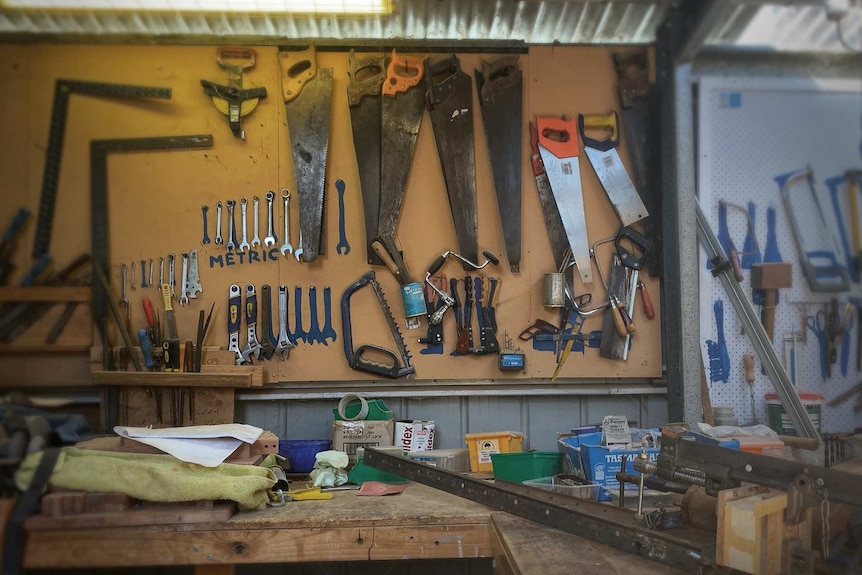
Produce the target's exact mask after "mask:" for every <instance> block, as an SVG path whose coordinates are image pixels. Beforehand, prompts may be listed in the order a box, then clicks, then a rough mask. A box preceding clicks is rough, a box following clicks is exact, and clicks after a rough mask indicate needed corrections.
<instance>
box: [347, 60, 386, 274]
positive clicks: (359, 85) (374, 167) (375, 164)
mask: <svg viewBox="0 0 862 575" xmlns="http://www.w3.org/2000/svg"><path fill="white" fill-rule="evenodd" d="M383 60H384V59H383V56H376V55H372V56H364V57H362V58H357V57H356V54H355V53H354V51H353V50H351V51H350V54H349V55H348V58H347V62H348V70H347V77H348V78H349V80H348V82H347V102H348V104H349V105H350V124H351V127H352V130H353V148H354V150H355V151H356V164H357V166H358V168H359V185H360V186H361V187H362V205H363V209H364V210H365V252H366V258H367V260H368V263H369V264H377V265H380V263H381V262H380V260H379V258H378V257H377V254H375V253H374V250H373V249H372V248H371V242H372V240H373V239H374V238H375V237H376V236H377V221H378V213H379V210H380V146H381V140H380V120H381V118H380V87H381V86H382V85H383V78H384V70H385V67H384V65H383V64H384V62H383Z"/></svg>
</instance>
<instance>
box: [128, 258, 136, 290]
mask: <svg viewBox="0 0 862 575" xmlns="http://www.w3.org/2000/svg"><path fill="white" fill-rule="evenodd" d="M129 287H130V288H132V291H135V262H132V282H131V283H130V284H129Z"/></svg>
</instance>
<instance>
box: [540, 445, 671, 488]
mask: <svg viewBox="0 0 862 575" xmlns="http://www.w3.org/2000/svg"><path fill="white" fill-rule="evenodd" d="M601 442H602V434H601V433H586V434H584V435H577V436H571V437H561V438H560V439H559V441H558V442H557V448H558V450H559V451H560V452H561V453H563V471H564V472H565V473H572V474H575V475H578V476H580V477H584V478H585V479H589V480H590V481H592V482H594V483H598V484H599V485H600V486H601V487H602V489H601V492H600V493H599V501H610V499H611V498H610V495H608V493H607V492H606V491H605V489H604V488H605V487H613V488H616V489H619V486H620V482H619V481H617V477H616V476H617V472H619V471H620V469H621V467H622V456H623V455H626V456H628V461H627V462H626V471H628V472H629V473H632V474H637V471H635V468H634V458H635V457H637V456H638V455H640V453H641V449H640V447H637V448H635V449H609V448H608V447H607V446H604V445H601ZM659 451H661V449H660V448H658V447H648V448H647V450H646V452H647V457H649V459H650V461H655V460H656V458H657V457H658V454H659ZM629 489H633V490H636V489H637V486H636V485H631V484H626V493H628V490H629Z"/></svg>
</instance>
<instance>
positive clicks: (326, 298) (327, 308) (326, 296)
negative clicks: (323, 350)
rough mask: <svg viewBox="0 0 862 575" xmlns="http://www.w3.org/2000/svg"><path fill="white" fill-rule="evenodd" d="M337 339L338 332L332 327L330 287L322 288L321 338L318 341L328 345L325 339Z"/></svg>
mask: <svg viewBox="0 0 862 575" xmlns="http://www.w3.org/2000/svg"><path fill="white" fill-rule="evenodd" d="M336 339H338V334H336V333H335V329H334V328H333V327H332V288H331V287H328V286H327V287H325V288H323V340H322V341H321V342H320V343H322V344H323V345H329V344H328V343H326V340H332V341H335V340H336Z"/></svg>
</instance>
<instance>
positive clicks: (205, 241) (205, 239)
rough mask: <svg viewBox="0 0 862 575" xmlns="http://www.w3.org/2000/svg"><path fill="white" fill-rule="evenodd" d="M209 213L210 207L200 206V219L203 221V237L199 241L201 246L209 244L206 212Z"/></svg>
mask: <svg viewBox="0 0 862 575" xmlns="http://www.w3.org/2000/svg"><path fill="white" fill-rule="evenodd" d="M209 211H210V207H209V206H207V205H203V206H201V218H203V220H204V237H203V239H202V240H201V245H204V246H205V245H207V244H208V243H210V234H209V232H208V231H207V212H209Z"/></svg>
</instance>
